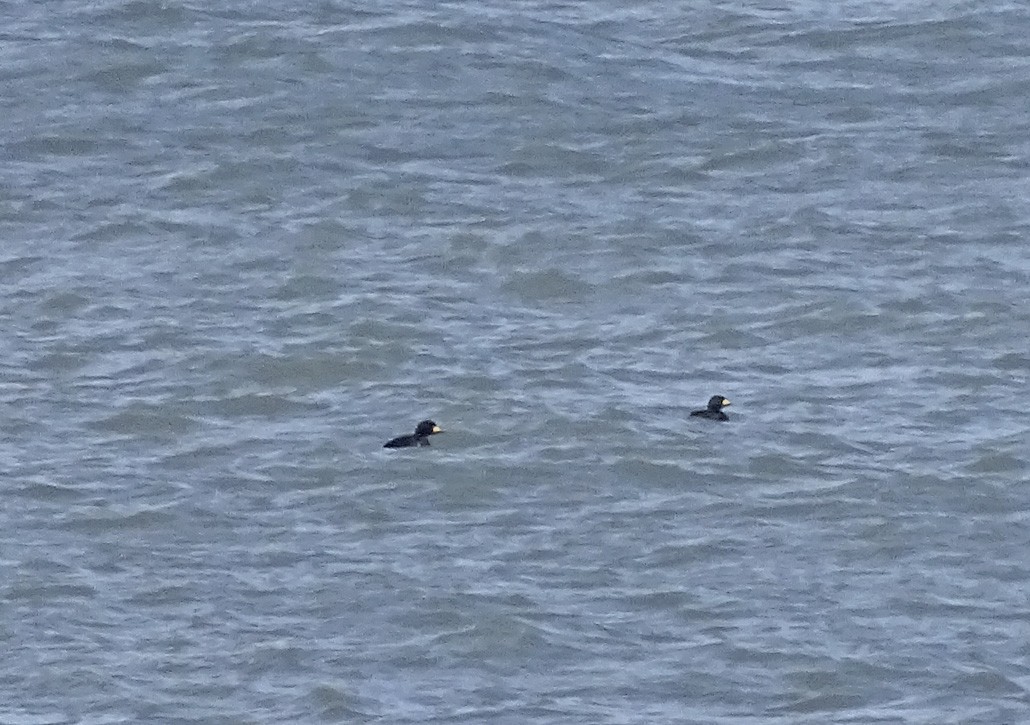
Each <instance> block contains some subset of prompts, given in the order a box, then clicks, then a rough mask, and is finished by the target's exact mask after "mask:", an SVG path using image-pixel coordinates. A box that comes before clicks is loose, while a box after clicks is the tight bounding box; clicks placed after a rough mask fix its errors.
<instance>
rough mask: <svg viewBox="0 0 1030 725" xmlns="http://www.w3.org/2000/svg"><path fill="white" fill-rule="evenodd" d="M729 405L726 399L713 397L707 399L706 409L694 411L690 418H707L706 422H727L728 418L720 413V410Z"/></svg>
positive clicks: (718, 396)
mask: <svg viewBox="0 0 1030 725" xmlns="http://www.w3.org/2000/svg"><path fill="white" fill-rule="evenodd" d="M729 404H730V401H729V400H728V399H727V398H724V397H722V396H721V395H713V396H712V397H711V398H709V399H708V407H707V408H705V409H704V410H695V411H694V412H693V413H691V415H692V416H697V417H698V418H707V419H708V420H729V419H730V417H729V416H728V415H726V414H725V413H723V412H722V409H723V408H725V407H726V406H727V405H729Z"/></svg>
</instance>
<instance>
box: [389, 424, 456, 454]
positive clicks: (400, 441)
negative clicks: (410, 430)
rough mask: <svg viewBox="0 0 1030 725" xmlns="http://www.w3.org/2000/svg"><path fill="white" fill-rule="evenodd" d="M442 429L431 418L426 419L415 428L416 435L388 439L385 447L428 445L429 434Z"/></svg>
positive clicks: (439, 431)
mask: <svg viewBox="0 0 1030 725" xmlns="http://www.w3.org/2000/svg"><path fill="white" fill-rule="evenodd" d="M441 432H442V429H441V428H440V426H438V425H437V424H436V423H434V422H433V421H431V420H424V421H422V422H421V423H419V424H418V427H416V428H415V434H414V435H408V436H397V437H396V438H394V439H393V440H391V441H387V442H386V445H384V446H383V448H411V447H412V446H428V445H429V436H431V435H433V434H434V433H441Z"/></svg>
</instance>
